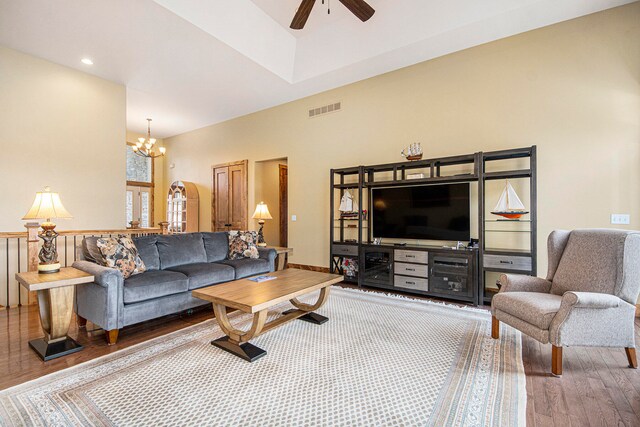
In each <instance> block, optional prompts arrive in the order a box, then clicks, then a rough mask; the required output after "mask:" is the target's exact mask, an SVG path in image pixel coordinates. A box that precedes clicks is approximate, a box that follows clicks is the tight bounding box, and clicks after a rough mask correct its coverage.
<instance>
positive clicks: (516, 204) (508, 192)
mask: <svg viewBox="0 0 640 427" xmlns="http://www.w3.org/2000/svg"><path fill="white" fill-rule="evenodd" d="M491 213H492V214H494V215H499V216H502V217H504V218H508V219H519V218H520V217H521V216H522V215H525V214H528V213H529V211H527V210H526V209H525V207H524V204H523V203H522V201H521V200H520V197H518V195H517V194H516V190H514V189H513V187H512V186H511V183H510V182H509V180H507V185H505V187H504V190H502V194H501V195H500V199H499V200H498V204H497V205H496V207H495V208H493V210H492V211H491Z"/></svg>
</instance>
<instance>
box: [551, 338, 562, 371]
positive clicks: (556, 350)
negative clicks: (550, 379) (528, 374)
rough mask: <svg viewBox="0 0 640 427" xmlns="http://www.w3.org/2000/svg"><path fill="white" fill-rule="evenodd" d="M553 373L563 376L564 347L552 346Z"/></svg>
mask: <svg viewBox="0 0 640 427" xmlns="http://www.w3.org/2000/svg"><path fill="white" fill-rule="evenodd" d="M551 373H552V374H553V375H556V376H558V377H559V376H560V375H562V347H556V346H555V345H552V346H551Z"/></svg>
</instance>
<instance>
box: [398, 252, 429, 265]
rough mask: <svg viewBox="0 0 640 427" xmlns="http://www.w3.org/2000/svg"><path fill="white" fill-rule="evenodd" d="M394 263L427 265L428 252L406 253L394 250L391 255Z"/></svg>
mask: <svg viewBox="0 0 640 427" xmlns="http://www.w3.org/2000/svg"><path fill="white" fill-rule="evenodd" d="M393 258H394V261H405V262H419V263H421V264H429V252H425V251H406V250H402V249H396V250H395V251H394V254H393Z"/></svg>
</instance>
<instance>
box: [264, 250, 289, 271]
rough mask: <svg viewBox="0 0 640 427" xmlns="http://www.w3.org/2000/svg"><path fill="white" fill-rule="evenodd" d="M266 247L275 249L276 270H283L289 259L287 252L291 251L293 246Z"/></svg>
mask: <svg viewBox="0 0 640 427" xmlns="http://www.w3.org/2000/svg"><path fill="white" fill-rule="evenodd" d="M266 248H267V249H275V251H276V253H277V255H276V265H275V267H276V271H279V270H284V269H285V268H286V267H287V262H288V261H289V254H292V253H293V248H283V247H281V246H267V247H266Z"/></svg>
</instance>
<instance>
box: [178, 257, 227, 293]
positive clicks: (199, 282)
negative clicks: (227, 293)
mask: <svg viewBox="0 0 640 427" xmlns="http://www.w3.org/2000/svg"><path fill="white" fill-rule="evenodd" d="M170 270H171V271H177V272H179V273H182V274H184V275H185V276H187V277H188V278H189V290H193V289H198V288H202V287H205V286H210V285H215V284H216V283H221V282H228V281H229V280H233V279H235V271H234V270H233V268H232V267H230V266H228V265H223V264H217V263H209V262H199V263H196V264H186V265H178V266H175V267H171V269H170Z"/></svg>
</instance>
